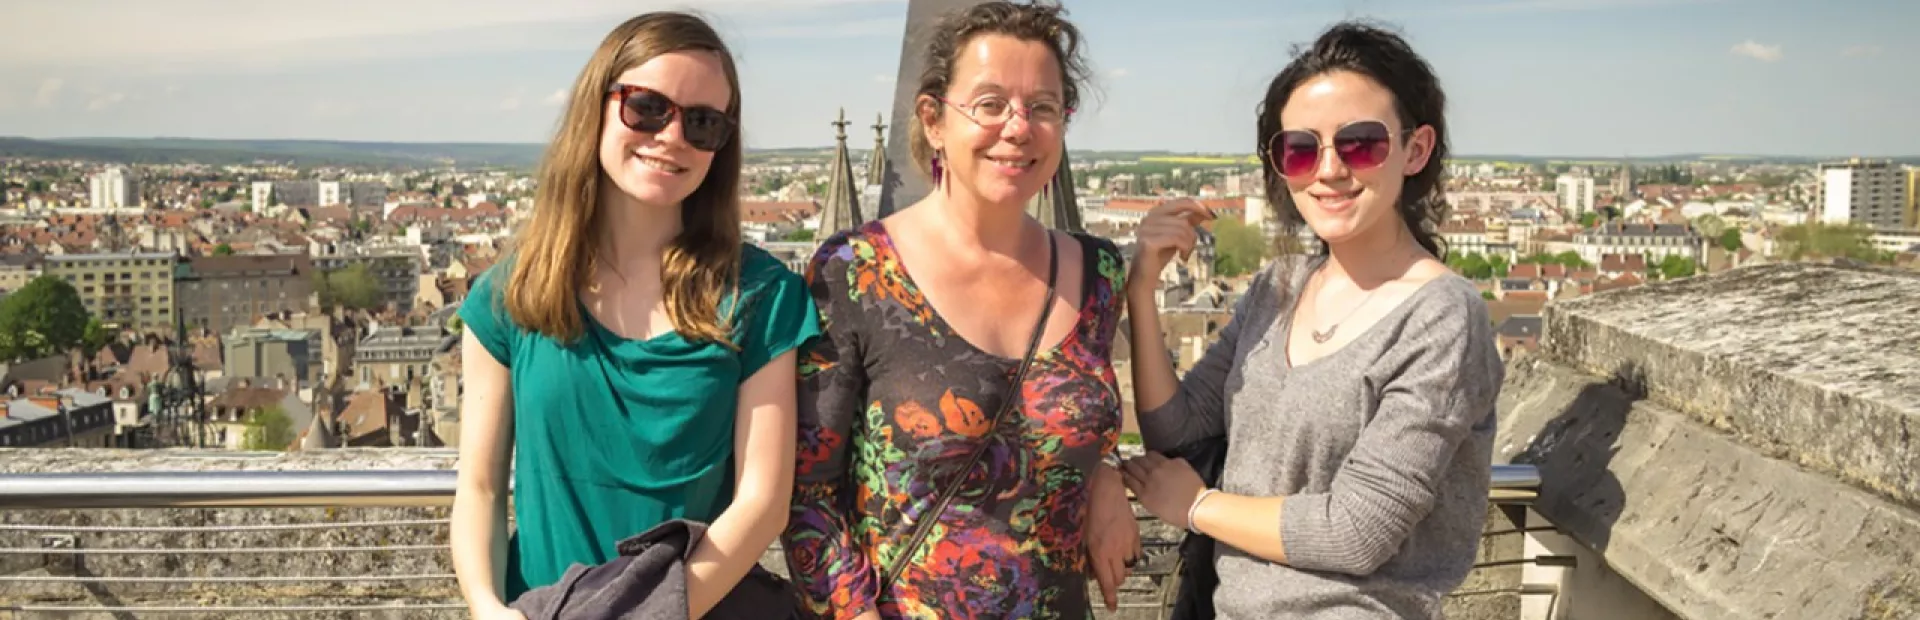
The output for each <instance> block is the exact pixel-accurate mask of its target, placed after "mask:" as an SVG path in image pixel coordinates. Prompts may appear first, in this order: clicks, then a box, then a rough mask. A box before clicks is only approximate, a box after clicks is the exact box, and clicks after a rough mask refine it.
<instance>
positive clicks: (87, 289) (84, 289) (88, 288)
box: [80, 286, 93, 295]
mask: <svg viewBox="0 0 1920 620" xmlns="http://www.w3.org/2000/svg"><path fill="white" fill-rule="evenodd" d="M80 292H82V293H86V294H88V295H92V294H93V287H91V286H83V287H80Z"/></svg>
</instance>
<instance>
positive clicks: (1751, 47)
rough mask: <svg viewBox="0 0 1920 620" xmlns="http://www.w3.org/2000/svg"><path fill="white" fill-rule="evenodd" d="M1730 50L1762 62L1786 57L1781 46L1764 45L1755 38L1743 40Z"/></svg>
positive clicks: (1737, 54)
mask: <svg viewBox="0 0 1920 620" xmlns="http://www.w3.org/2000/svg"><path fill="white" fill-rule="evenodd" d="M1728 51H1729V52H1731V53H1733V54H1734V55H1736V56H1746V57H1748V58H1752V59H1754V60H1758V61H1760V62H1773V61H1776V60H1779V59H1781V58H1784V57H1786V54H1784V53H1782V52H1781V51H1780V46H1778V45H1762V44H1760V43H1756V42H1754V40H1753V39H1747V40H1746V41H1742V42H1740V44H1739V45H1735V46H1733V49H1730V50H1728Z"/></svg>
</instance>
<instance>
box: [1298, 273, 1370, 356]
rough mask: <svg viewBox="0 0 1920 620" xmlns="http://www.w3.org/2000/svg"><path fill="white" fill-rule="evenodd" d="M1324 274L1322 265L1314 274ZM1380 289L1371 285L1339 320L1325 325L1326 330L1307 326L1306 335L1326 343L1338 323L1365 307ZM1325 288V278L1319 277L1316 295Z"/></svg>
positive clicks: (1331, 336)
mask: <svg viewBox="0 0 1920 620" xmlns="http://www.w3.org/2000/svg"><path fill="white" fill-rule="evenodd" d="M1325 274H1326V267H1325V266H1322V267H1321V268H1320V272H1319V273H1316V274H1314V275H1316V276H1325ZM1383 286H1384V285H1383ZM1380 289H1381V287H1380V286H1376V287H1373V290H1371V291H1367V295H1366V296H1365V297H1361V298H1360V303H1357V304H1354V305H1353V309H1351V310H1348V311H1347V315H1346V316H1343V317H1340V320H1338V321H1334V322H1333V324H1332V325H1329V326H1327V331H1324V332H1322V331H1320V330H1318V329H1314V328H1313V327H1311V326H1309V327H1308V328H1307V331H1308V335H1310V336H1312V337H1313V342H1314V343H1315V344H1326V343H1327V341H1328V340H1332V339H1333V333H1334V332H1336V331H1339V329H1340V324H1341V323H1345V322H1347V319H1350V318H1353V313H1355V312H1359V311H1360V308H1362V307H1365V306H1366V305H1367V302H1368V301H1371V300H1372V299H1373V294H1374V293H1378V292H1380ZM1326 290H1327V281H1326V278H1325V277H1321V279H1320V290H1319V291H1316V292H1315V293H1316V296H1317V294H1318V293H1322V292H1325V291H1326Z"/></svg>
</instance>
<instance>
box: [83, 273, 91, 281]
mask: <svg viewBox="0 0 1920 620" xmlns="http://www.w3.org/2000/svg"><path fill="white" fill-rule="evenodd" d="M80 279H82V280H86V281H88V282H92V281H93V274H91V273H88V274H81V276H80Z"/></svg>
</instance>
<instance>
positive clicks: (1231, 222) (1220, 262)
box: [1213, 217, 1271, 277]
mask: <svg viewBox="0 0 1920 620" xmlns="http://www.w3.org/2000/svg"><path fill="white" fill-rule="evenodd" d="M1270 248H1271V246H1269V245H1268V244H1267V240H1266V239H1265V238H1264V236H1263V235H1261V234H1260V230H1259V229H1257V228H1254V227H1252V226H1248V225H1247V224H1246V223H1245V222H1242V221H1240V220H1238V219H1234V218H1231V217H1229V218H1221V219H1218V220H1214V223H1213V271H1214V273H1217V274H1220V275H1223V276H1227V277H1233V276H1237V275H1240V274H1244V273H1249V272H1252V271H1253V270H1256V269H1259V268H1260V262H1261V261H1264V260H1266V259H1267V256H1268V254H1267V252H1268V250H1269V249H1270Z"/></svg>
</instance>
